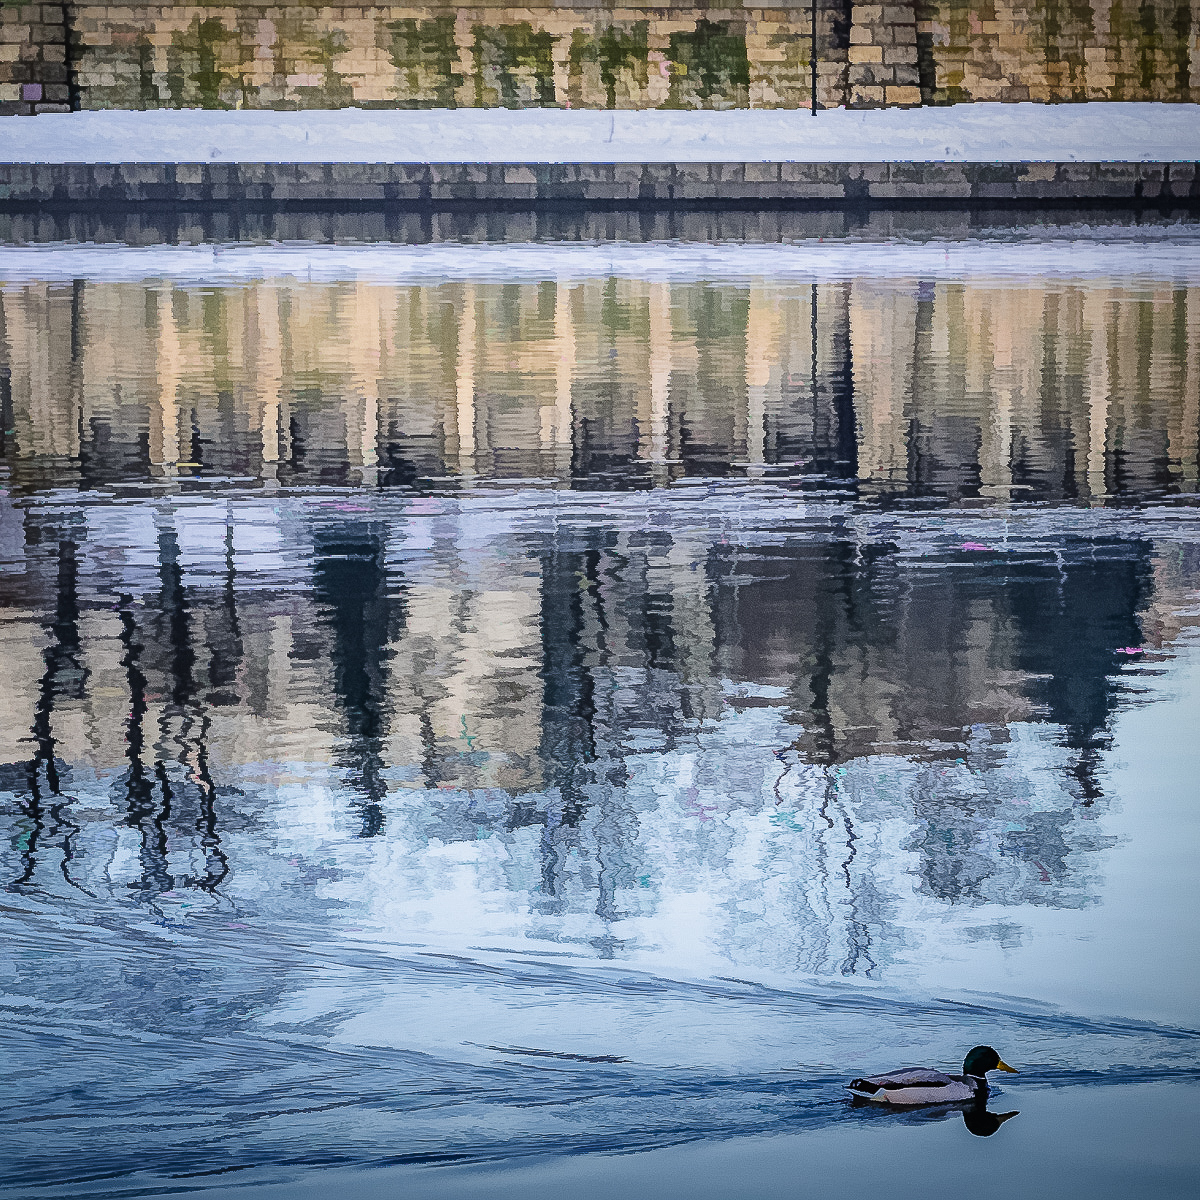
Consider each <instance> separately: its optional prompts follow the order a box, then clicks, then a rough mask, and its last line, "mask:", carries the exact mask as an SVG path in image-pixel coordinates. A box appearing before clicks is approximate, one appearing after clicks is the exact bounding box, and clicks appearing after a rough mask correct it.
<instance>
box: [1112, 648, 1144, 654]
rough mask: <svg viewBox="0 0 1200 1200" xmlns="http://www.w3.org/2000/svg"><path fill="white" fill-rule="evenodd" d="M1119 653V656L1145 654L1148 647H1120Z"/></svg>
mask: <svg viewBox="0 0 1200 1200" xmlns="http://www.w3.org/2000/svg"><path fill="white" fill-rule="evenodd" d="M1117 653H1118V654H1145V653H1146V647H1145V646H1119V647H1118V648H1117Z"/></svg>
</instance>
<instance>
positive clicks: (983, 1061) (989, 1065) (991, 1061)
mask: <svg viewBox="0 0 1200 1200" xmlns="http://www.w3.org/2000/svg"><path fill="white" fill-rule="evenodd" d="M989 1071H1011V1072H1012V1073H1013V1074H1014V1075H1015V1074H1016V1073H1017V1068H1016V1067H1010V1066H1009V1065H1008V1063H1006V1062H1005V1061H1004V1060H1003V1059H1002V1058H1001V1057H1000V1055H998V1054H997V1053H996V1052H995V1050H993V1049H992V1048H991V1046H976V1047H975V1049H974V1050H968V1051H967V1057H966V1058H964V1059H963V1074H964V1075H974V1076H975V1077H976V1078H977V1079H983V1078H984V1077H985V1076H986V1075H987V1073H988V1072H989Z"/></svg>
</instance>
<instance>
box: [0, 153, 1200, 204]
mask: <svg viewBox="0 0 1200 1200" xmlns="http://www.w3.org/2000/svg"><path fill="white" fill-rule="evenodd" d="M922 201H939V202H941V201H953V202H957V203H982V202H986V203H989V204H992V203H995V202H1000V201H1009V202H1078V201H1108V202H1148V203H1182V204H1186V205H1188V206H1194V205H1198V204H1200V164H1197V163H1194V162H1149V163H1148V162H1125V163H1119V162H1093V163H1080V162H1059V163H1043V162H1036V163H1028V162H998V163H942V162H926V163H922V162H905V163H901V162H893V163H876V162H867V163H863V162H858V163H855V162H844V163H824V162H818V163H803V162H779V163H762V162H725V163H497V164H482V163H338V162H329V163H213V162H199V163H0V206H3V207H4V208H8V209H10V210H11V209H13V208H26V207H30V206H35V205H37V206H47V205H48V206H58V207H88V206H96V205H100V206H143V205H178V206H188V207H197V206H199V207H229V206H235V205H237V206H249V207H261V208H272V207H281V206H283V207H286V206H289V205H327V206H335V207H336V206H339V205H360V206H376V205H380V206H389V205H398V206H402V207H407V208H439V207H471V206H486V205H494V204H502V205H521V206H533V207H537V206H541V205H555V206H579V207H588V206H592V205H601V206H605V205H607V206H613V205H634V206H639V207H659V206H686V205H689V204H706V205H716V206H721V205H738V206H754V205H756V204H762V205H769V204H784V205H786V204H805V203H811V204H815V203H824V204H834V205H837V204H848V203H859V204H861V203H883V204H887V203H906V202H922Z"/></svg>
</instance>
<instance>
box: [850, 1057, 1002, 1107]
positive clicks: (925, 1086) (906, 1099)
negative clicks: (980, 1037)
mask: <svg viewBox="0 0 1200 1200" xmlns="http://www.w3.org/2000/svg"><path fill="white" fill-rule="evenodd" d="M989 1071H1011V1072H1012V1073H1013V1074H1014V1075H1015V1074H1016V1073H1017V1069H1016V1067H1010V1066H1009V1065H1008V1063H1006V1062H1004V1061H1003V1060H1002V1059H1001V1057H1000V1055H998V1054H997V1053H996V1052H995V1050H993V1049H992V1048H991V1046H976V1047H975V1048H974V1049H973V1050H969V1051H968V1052H967V1057H966V1058H965V1059H963V1069H962V1074H961V1075H947V1074H945V1073H944V1072H943V1071H936V1070H934V1069H933V1068H932V1067H903V1068H901V1069H900V1070H899V1071H889V1072H888V1073H887V1074H886V1075H872V1076H871V1077H870V1078H869V1079H853V1080H851V1081H850V1083H848V1084H847V1085H846V1086H847V1088H849V1090H850V1094H851V1095H852V1096H853V1097H854V1098H855V1099H856V1100H867V1101H870V1102H871V1103H873V1104H897V1105H911V1104H956V1103H958V1102H960V1101H963V1100H985V1099H986V1098H987V1094H988V1085H987V1073H988V1072H989Z"/></svg>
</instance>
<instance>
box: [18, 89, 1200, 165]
mask: <svg viewBox="0 0 1200 1200" xmlns="http://www.w3.org/2000/svg"><path fill="white" fill-rule="evenodd" d="M906 162H908V163H1060V164H1062V163H1072V162H1080V163H1151V162H1154V163H1197V162H1200V105H1197V104H1158V103H1117V102H1098V103H1088V104H1059V105H1042V104H958V105H953V106H950V107H937V108H911V109H895V108H893V109H877V110H868V111H850V110H846V109H832V110H828V111H824V112H819V113H817V114H816V116H813V115H811V114H810V113H809V112H808V111H807V110H781V109H736V110H729V111H724V112H707V111H690V112H680V111H662V110H619V111H598V110H580V109H574V110H569V109H552V108H545V109H519V110H515V111H514V110H508V109H474V108H462V109H434V110H424V111H413V110H403V111H402V110H378V109H376V110H369V111H364V110H360V109H337V110H331V111H326V110H321V111H317V110H309V111H302V112H264V111H247V110H242V111H236V112H215V111H208V110H201V109H180V110H172V109H158V110H153V111H148V112H127V111H117V110H107V111H98V112H77V113H62V114H58V113H48V114H43V115H41V116H37V117H33V118H29V117H19V118H18V117H0V163H12V164H32V163H93V164H94V163H122V164H123V163H164V164H170V163H392V164H405V163H408V164H428V163H446V164H480V163H494V164H503V163H526V164H537V163H578V164H611V163H638V164H691V163H740V164H749V163H906Z"/></svg>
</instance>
